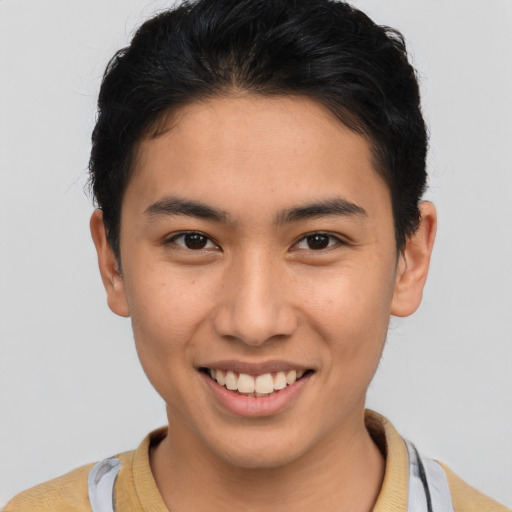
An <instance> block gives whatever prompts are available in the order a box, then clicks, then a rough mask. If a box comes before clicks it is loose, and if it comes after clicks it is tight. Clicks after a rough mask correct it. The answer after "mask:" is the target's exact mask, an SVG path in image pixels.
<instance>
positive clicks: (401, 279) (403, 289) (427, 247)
mask: <svg viewBox="0 0 512 512" xmlns="http://www.w3.org/2000/svg"><path fill="white" fill-rule="evenodd" d="M419 209H420V214H421V219H420V225H419V228H418V230H417V231H416V232H415V233H414V234H413V235H412V236H411V237H410V238H408V239H407V243H406V245H405V249H404V250H403V252H402V253H401V254H400V257H399V261H398V267H397V275H396V283H395V292H394V294H393V301H392V303H391V314H392V315H394V316H409V315H412V314H413V313H414V312H415V311H416V310H417V309H418V307H419V305H420V303H421V298H422V296H423V287H424V286H425V281H426V280H427V274H428V267H429V264H430V256H431V255H432V249H433V247H434V240H435V237H436V228H437V213H436V208H435V206H434V205H433V204H432V203H430V202H428V201H422V202H421V203H420V204H419Z"/></svg>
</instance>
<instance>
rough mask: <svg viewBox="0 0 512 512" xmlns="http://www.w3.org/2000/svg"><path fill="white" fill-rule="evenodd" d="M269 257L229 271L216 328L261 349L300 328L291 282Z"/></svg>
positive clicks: (216, 314) (244, 262) (245, 262)
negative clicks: (267, 343)
mask: <svg viewBox="0 0 512 512" xmlns="http://www.w3.org/2000/svg"><path fill="white" fill-rule="evenodd" d="M284 274H286V272H285V270H284V269H280V265H279V262H274V261H272V257H271V256H270V255H268V254H259V255H252V256H251V257H248V258H245V259H244V260H241V261H238V262H236V263H235V264H233V265H231V266H230V268H228V269H227V270H226V273H225V275H224V280H223V287H222V292H221V296H220V297H219V302H218V307H217V308H216V309H215V311H214V315H213V328H214V330H215V332H216V333H217V334H218V335H220V336H223V337H228V338H232V339H233V338H235V339H237V340H239V341H241V342H243V343H245V344H247V345H251V346H260V345H263V344H265V343H266V342H267V341H269V340H271V339H275V340H277V339H278V338H285V337H289V336H291V335H292V334H293V333H294V332H295V330H296V329H297V325H298V314H297V311H296V309H295V307H294V305H293V294H292V290H291V286H290V284H291V283H290V282H289V280H287V279H286V276H285V275H284Z"/></svg>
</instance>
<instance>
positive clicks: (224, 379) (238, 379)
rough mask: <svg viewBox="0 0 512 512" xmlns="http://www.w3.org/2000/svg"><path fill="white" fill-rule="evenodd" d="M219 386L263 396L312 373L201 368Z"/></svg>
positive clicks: (311, 371) (241, 393)
mask: <svg viewBox="0 0 512 512" xmlns="http://www.w3.org/2000/svg"><path fill="white" fill-rule="evenodd" d="M201 371H202V372H203V373H205V374H206V375H208V376H209V377H210V378H211V379H212V380H214V381H215V382H216V383H217V384H219V385H220V386H222V387H224V388H226V389H228V390H229V391H231V392H233V393H235V394H238V395H244V396H249V397H256V398H265V397H268V396H272V395H275V394H277V393H279V391H281V390H282V389H285V388H286V387H288V386H292V385H293V384H295V382H296V381H298V380H300V379H302V378H304V377H305V376H306V375H308V374H311V373H313V370H289V371H281V372H275V373H264V374H262V375H258V376H256V377H254V376H252V375H248V374H246V373H238V372H235V371H232V370H227V371H226V370H218V369H214V368H201Z"/></svg>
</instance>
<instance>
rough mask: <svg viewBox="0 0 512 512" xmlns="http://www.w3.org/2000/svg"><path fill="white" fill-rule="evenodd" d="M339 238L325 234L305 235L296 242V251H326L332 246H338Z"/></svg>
mask: <svg viewBox="0 0 512 512" xmlns="http://www.w3.org/2000/svg"><path fill="white" fill-rule="evenodd" d="M340 243H341V241H340V239H339V238H336V237H335V236H333V235H328V234H326V233H313V234H312V235H307V236H305V237H304V238H302V239H301V240H299V241H298V243H297V245H296V247H297V249H308V250H313V251H321V250H322V249H328V248H329V247H332V246H334V245H337V244H340Z"/></svg>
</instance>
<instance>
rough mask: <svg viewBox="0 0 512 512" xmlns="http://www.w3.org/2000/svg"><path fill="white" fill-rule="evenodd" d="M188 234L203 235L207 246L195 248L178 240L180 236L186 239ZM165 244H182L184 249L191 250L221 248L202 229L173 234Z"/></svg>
mask: <svg viewBox="0 0 512 512" xmlns="http://www.w3.org/2000/svg"><path fill="white" fill-rule="evenodd" d="M186 236H196V237H201V238H203V239H204V240H205V241H206V246H205V247H199V248H195V249H193V248H191V247H187V245H186V242H184V243H183V244H180V243H178V242H177V241H178V240H179V239H180V238H182V239H183V240H184V239H185V237H186ZM165 244H166V245H167V244H175V245H178V246H180V247H181V248H182V249H185V250H189V251H197V252H199V251H204V250H209V249H218V248H219V246H218V245H217V243H216V242H214V241H213V240H212V239H211V238H210V237H209V236H208V235H205V234H204V233H201V232H200V231H184V232H181V233H178V234H176V235H174V236H172V237H171V238H169V239H168V240H166V241H165ZM208 244H211V247H207V245H208Z"/></svg>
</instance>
